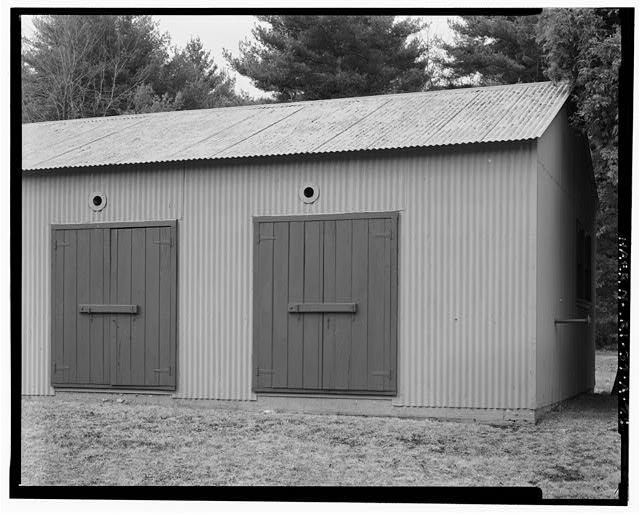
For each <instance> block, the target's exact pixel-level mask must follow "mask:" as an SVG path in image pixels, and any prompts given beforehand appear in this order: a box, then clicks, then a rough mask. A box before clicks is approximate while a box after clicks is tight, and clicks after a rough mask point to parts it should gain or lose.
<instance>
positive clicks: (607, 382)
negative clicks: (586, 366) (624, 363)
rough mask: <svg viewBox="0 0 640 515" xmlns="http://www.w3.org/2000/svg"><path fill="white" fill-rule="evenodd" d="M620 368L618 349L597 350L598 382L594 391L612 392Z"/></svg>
mask: <svg viewBox="0 0 640 515" xmlns="http://www.w3.org/2000/svg"><path fill="white" fill-rule="evenodd" d="M617 370H618V353H617V352H616V351H596V384H595V387H594V392H596V393H601V392H604V393H611V389H612V388H613V383H614V381H615V379H616V371H617Z"/></svg>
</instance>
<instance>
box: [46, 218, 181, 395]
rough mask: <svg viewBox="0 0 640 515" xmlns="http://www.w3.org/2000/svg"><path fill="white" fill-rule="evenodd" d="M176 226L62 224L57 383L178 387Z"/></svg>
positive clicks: (56, 294)
mask: <svg viewBox="0 0 640 515" xmlns="http://www.w3.org/2000/svg"><path fill="white" fill-rule="evenodd" d="M176 243H177V240H176V225H175V222H161V223H159V222H153V223H152V222H149V223H147V224H130V225H129V224H113V225H108V224H93V225H83V226H75V225H74V226H54V228H53V259H52V271H53V273H52V275H53V281H52V305H53V317H52V326H53V327H52V330H53V331H52V332H53V337H52V351H53V352H52V383H53V384H54V385H56V386H87V387H91V386H93V387H112V386H113V387H133V388H162V389H174V388H175V385H176V369H175V352H176V307H177V306H176V297H177V295H176V278H177V273H176V271H177V261H176V246H177V245H176Z"/></svg>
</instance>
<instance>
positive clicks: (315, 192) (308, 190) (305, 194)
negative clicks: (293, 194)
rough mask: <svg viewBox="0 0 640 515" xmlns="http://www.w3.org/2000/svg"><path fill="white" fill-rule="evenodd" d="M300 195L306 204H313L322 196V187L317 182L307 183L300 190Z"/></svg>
mask: <svg viewBox="0 0 640 515" xmlns="http://www.w3.org/2000/svg"><path fill="white" fill-rule="evenodd" d="M298 196H299V197H300V200H302V202H304V203H305V204H313V203H314V202H315V201H316V200H318V197H319V196H320V188H318V186H317V185H315V184H305V185H304V186H302V187H301V188H300V190H299V191H298Z"/></svg>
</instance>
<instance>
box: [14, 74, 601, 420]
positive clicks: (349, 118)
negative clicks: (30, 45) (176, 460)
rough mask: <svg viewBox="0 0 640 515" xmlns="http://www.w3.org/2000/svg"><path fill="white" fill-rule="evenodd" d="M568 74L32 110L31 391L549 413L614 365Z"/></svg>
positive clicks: (28, 228) (27, 318)
mask: <svg viewBox="0 0 640 515" xmlns="http://www.w3.org/2000/svg"><path fill="white" fill-rule="evenodd" d="M568 96H569V90H568V87H567V86H566V85H563V84H559V85H553V84H551V83H532V84H518V85H512V86H499V87H488V88H469V89H460V90H449V91H436V92H426V93H413V94H400V95H382V96H375V97H365V98H347V99H338V100H326V101H315V102H299V103H291V104H268V105H258V106H245V107H233V108H225V109H209V110H198V111H182V112H169V113H157V114H145V115H131V116H118V117H111V118H99V119H97V118H95V119H80V120H71V121H62V122H45V123H35V124H25V125H23V128H22V137H23V154H22V168H23V175H22V256H23V271H22V363H23V367H22V391H23V394H26V395H51V394H54V393H55V390H56V388H74V387H75V388H97V389H104V388H119V389H155V390H161V391H171V392H173V394H174V395H175V396H176V397H180V398H191V399H212V400H233V401H257V405H265V406H273V407H276V408H278V407H284V408H289V409H304V410H315V409H317V410H321V411H342V412H363V413H376V414H398V415H407V414H409V415H426V416H431V415H434V416H446V417H458V416H459V417H473V418H478V419H530V420H531V419H534V418H535V416H536V414H537V413H539V412H540V410H541V409H544V408H545V407H547V406H550V405H553V404H554V403H556V402H558V401H560V400H562V399H566V398H568V397H571V396H573V395H576V394H578V393H580V392H583V391H587V390H590V389H591V388H592V387H593V385H594V322H593V316H594V310H593V306H594V301H595V287H594V281H593V279H592V275H593V274H592V270H594V256H595V238H594V237H593V236H594V218H595V209H596V205H597V197H596V192H595V185H594V181H593V173H592V169H591V160H590V154H589V150H588V146H587V145H586V143H585V141H583V140H582V139H580V138H579V137H577V136H575V135H574V134H573V133H572V132H571V130H570V128H569V126H568V122H567V114H566V107H565V104H566V102H567V99H568Z"/></svg>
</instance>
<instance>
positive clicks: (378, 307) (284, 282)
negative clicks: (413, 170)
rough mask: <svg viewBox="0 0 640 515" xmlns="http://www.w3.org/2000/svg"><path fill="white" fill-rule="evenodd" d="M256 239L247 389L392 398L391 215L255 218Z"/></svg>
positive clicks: (393, 227)
mask: <svg viewBox="0 0 640 515" xmlns="http://www.w3.org/2000/svg"><path fill="white" fill-rule="evenodd" d="M255 234H256V250H255V254H254V256H255V264H254V266H255V269H254V390H255V391H282V392H286V391H290V392H297V391H307V392H313V391H317V392H320V391H323V392H336V393H340V392H345V393H346V392H354V393H367V392H380V393H385V394H389V393H393V392H395V389H396V371H395V367H396V328H395V324H396V312H395V310H396V305H397V304H396V302H397V301H396V297H397V215H395V214H390V215H386V216H385V214H381V215H380V216H379V217H372V216H362V215H358V214H354V215H344V216H338V217H336V218H335V219H331V218H330V217H319V218H314V217H313V216H310V217H295V218H292V219H286V218H281V217H274V218H268V219H266V220H264V221H261V220H260V219H258V220H256V227H255ZM353 303H355V304H356V306H357V307H356V312H355V313H351V312H349V311H348V310H342V311H340V310H338V311H332V309H336V306H345V305H347V304H353ZM292 305H293V306H294V308H291V306H292ZM298 305H300V306H303V308H304V309H303V310H302V312H301V311H296V309H297V308H295V306H298Z"/></svg>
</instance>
